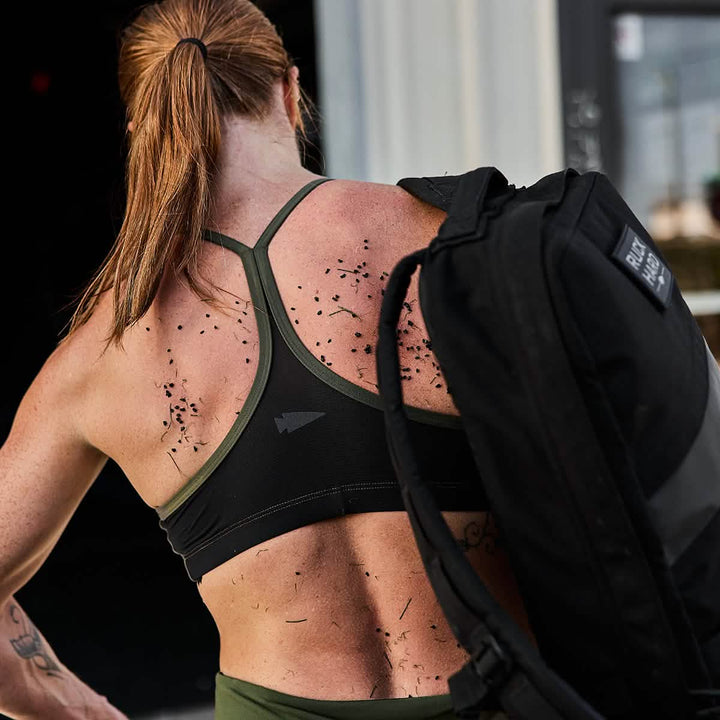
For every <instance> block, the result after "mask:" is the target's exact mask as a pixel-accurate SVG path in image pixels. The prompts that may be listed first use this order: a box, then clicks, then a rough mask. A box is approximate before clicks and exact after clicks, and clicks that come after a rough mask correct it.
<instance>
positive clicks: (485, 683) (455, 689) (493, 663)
mask: <svg viewBox="0 0 720 720" xmlns="http://www.w3.org/2000/svg"><path fill="white" fill-rule="evenodd" d="M469 644H470V647H471V649H472V655H471V657H470V660H468V662H467V663H465V665H463V667H462V668H461V669H460V670H459V671H458V672H456V673H455V674H454V675H451V676H450V677H449V678H448V686H449V688H450V694H451V695H452V698H453V706H454V710H455V713H456V714H457V715H458V717H461V718H475V717H477V714H478V712H480V710H482V709H484V708H485V707H486V704H487V703H488V701H489V700H491V699H493V700H495V702H497V695H496V692H497V691H498V690H499V688H500V687H502V685H503V684H504V683H505V682H506V680H507V679H508V678H509V676H510V675H511V674H512V670H513V667H514V664H515V663H514V662H513V660H512V658H510V657H509V656H508V654H507V653H506V652H505V651H504V650H503V649H502V648H501V647H500V645H499V643H498V641H497V640H496V639H495V637H494V635H493V634H492V633H491V632H490V630H489V629H488V627H487V625H485V624H484V623H480V624H479V625H478V626H476V627H475V629H474V630H473V632H472V634H471V636H470V643H469Z"/></svg>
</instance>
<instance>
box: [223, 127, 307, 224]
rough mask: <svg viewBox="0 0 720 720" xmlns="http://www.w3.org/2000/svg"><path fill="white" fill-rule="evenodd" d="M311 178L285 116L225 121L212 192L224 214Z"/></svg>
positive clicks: (260, 200)
mask: <svg viewBox="0 0 720 720" xmlns="http://www.w3.org/2000/svg"><path fill="white" fill-rule="evenodd" d="M311 177H313V173H311V172H310V171H309V170H306V169H305V168H303V166H302V163H301V162H300V154H299V151H298V147H297V142H296V139H295V132H294V130H293V129H292V127H291V126H290V123H289V121H288V120H287V116H286V115H284V113H282V114H279V113H271V115H270V116H269V118H268V119H266V120H264V121H257V120H251V119H249V118H244V117H238V116H231V117H228V118H226V119H225V120H224V122H223V134H222V142H221V146H220V156H219V158H218V169H217V174H216V176H215V183H214V192H213V195H214V201H215V206H216V208H217V210H218V211H219V212H220V213H221V214H222V212H223V208H227V207H229V206H233V207H235V208H237V204H238V203H243V204H244V203H245V202H248V203H249V204H250V205H253V204H255V203H258V202H262V199H263V198H264V197H267V196H268V195H271V196H272V195H274V194H275V193H277V191H278V190H281V189H282V188H284V187H287V186H294V185H296V184H297V183H298V182H302V181H303V179H305V181H307V180H309V179H311Z"/></svg>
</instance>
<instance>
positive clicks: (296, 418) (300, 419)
mask: <svg viewBox="0 0 720 720" xmlns="http://www.w3.org/2000/svg"><path fill="white" fill-rule="evenodd" d="M323 415H325V413H324V412H284V413H283V414H282V417H281V418H277V417H276V418H273V419H274V420H275V424H276V425H277V429H278V432H279V433H282V432H284V431H286V430H287V432H288V433H291V432H293V431H295V430H297V429H298V428H301V427H302V426H303V425H308V424H310V423H311V422H313V420H317V419H318V418H321V417H322V416H323Z"/></svg>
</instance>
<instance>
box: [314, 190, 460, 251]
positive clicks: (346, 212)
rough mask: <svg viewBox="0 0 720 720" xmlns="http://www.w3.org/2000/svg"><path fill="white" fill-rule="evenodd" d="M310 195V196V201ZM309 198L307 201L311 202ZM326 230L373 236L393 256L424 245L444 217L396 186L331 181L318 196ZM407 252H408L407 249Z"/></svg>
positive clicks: (437, 210) (440, 212)
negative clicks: (340, 229) (385, 243)
mask: <svg viewBox="0 0 720 720" xmlns="http://www.w3.org/2000/svg"><path fill="white" fill-rule="evenodd" d="M311 197H312V195H311V196H310V198H311ZM310 198H308V199H310ZM318 205H322V208H318V209H319V210H320V209H322V215H323V221H324V224H325V225H326V227H333V226H335V227H345V228H346V229H348V230H351V231H356V232H361V233H362V232H372V233H374V234H376V235H380V236H383V237H385V238H386V239H387V240H388V241H389V243H390V244H389V245H388V246H387V247H388V249H389V250H390V251H391V252H392V253H393V254H396V252H395V251H394V248H395V246H397V250H398V251H400V252H404V251H412V249H415V248H416V247H417V248H420V247H423V246H424V245H426V244H427V242H428V241H429V240H428V236H432V235H433V234H434V233H435V232H436V231H437V228H438V227H439V225H440V224H441V223H442V221H443V220H444V219H445V216H446V213H445V212H444V211H443V210H440V209H439V208H436V207H434V206H433V205H430V204H429V203H426V202H424V201H422V200H419V199H418V198H416V197H415V196H414V195H412V194H411V193H409V192H407V191H406V190H404V189H403V188H402V187H400V186H399V185H391V184H386V183H375V182H368V181H361V180H344V179H338V180H333V182H329V183H326V184H325V191H324V193H323V194H319V195H318ZM409 248H410V249H409Z"/></svg>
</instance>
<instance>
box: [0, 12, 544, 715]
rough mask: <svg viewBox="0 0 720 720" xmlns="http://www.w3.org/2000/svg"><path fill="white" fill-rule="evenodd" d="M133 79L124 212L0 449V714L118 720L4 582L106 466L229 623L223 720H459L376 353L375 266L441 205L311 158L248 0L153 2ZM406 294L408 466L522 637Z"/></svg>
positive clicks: (136, 43)
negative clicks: (426, 482)
mask: <svg viewBox="0 0 720 720" xmlns="http://www.w3.org/2000/svg"><path fill="white" fill-rule="evenodd" d="M119 77H120V86H121V92H122V96H123V99H124V101H125V103H126V105H127V110H128V121H129V122H128V129H129V130H130V149H129V158H128V168H127V187H128V197H127V207H126V214H125V218H124V222H123V226H122V228H121V230H120V233H119V236H118V239H117V242H116V244H115V246H114V248H113V249H112V251H111V253H110V255H109V256H108V259H107V260H106V262H105V263H104V265H103V266H102V267H101V269H100V270H99V271H98V273H97V275H96V276H95V278H94V279H93V280H92V282H91V283H90V285H89V287H88V289H87V291H86V292H85V294H84V296H83V297H82V299H81V301H80V303H79V305H78V308H77V311H76V313H75V316H74V318H73V322H72V324H71V328H70V331H69V333H68V335H67V337H66V338H65V339H64V340H63V342H62V343H61V344H60V346H59V347H58V348H57V350H56V351H55V352H54V353H53V354H52V355H51V357H50V358H49V359H48V361H47V362H46V363H45V365H44V367H43V368H42V370H41V371H40V373H39V374H38V376H37V378H36V379H35V381H34V382H33V383H32V385H31V387H30V388H29V390H28V392H27V394H26V396H25V398H24V399H23V401H22V403H21V405H20V408H19V409H18V412H17V416H16V418H15V422H14V424H13V428H12V431H11V433H10V436H9V437H8V439H7V441H6V443H5V445H4V446H3V448H2V451H1V453H0V477H2V484H1V485H0V606H1V607H2V608H3V609H2V617H1V619H0V666H1V671H0V711H2V712H4V713H6V714H8V715H9V716H10V717H13V718H15V717H17V718H48V717H52V718H58V719H59V720H62V719H63V718H98V719H102V720H105V719H106V718H113V719H116V718H122V717H124V716H123V715H122V713H120V712H119V711H117V710H115V709H114V708H113V707H112V706H111V705H110V704H109V703H108V702H107V700H106V699H105V698H102V697H100V696H98V695H97V694H95V693H94V692H93V691H92V690H90V689H89V688H88V687H87V686H85V685H84V684H83V683H82V682H81V681H80V680H79V679H77V678H76V677H74V676H73V675H72V673H70V671H68V670H67V669H66V668H65V667H64V666H63V665H62V664H61V662H60V661H59V660H58V659H57V658H56V657H55V656H54V655H53V653H52V651H51V650H50V648H49V647H48V646H47V645H46V643H45V642H44V640H43V638H42V636H41V635H40V633H39V632H38V631H37V630H36V629H35V628H34V626H33V625H32V623H31V621H30V620H29V618H27V616H26V615H25V614H24V613H23V611H22V609H21V608H20V607H19V605H18V604H17V602H15V600H14V598H13V597H12V593H14V592H15V591H16V590H17V589H18V588H20V587H21V586H22V585H23V584H24V583H26V582H27V580H28V579H29V578H30V577H31V576H32V575H33V573H34V572H35V571H36V570H37V569H38V567H39V566H40V565H41V563H42V562H43V560H44V559H45V558H46V557H47V555H48V553H49V552H50V550H51V549H52V547H53V545H54V543H55V542H56V541H57V539H58V537H59V535H60V533H61V532H62V530H63V528H64V527H65V525H66V523H67V522H68V520H69V518H70V516H71V515H72V513H73V512H74V510H75V508H76V507H77V505H78V503H79V502H80V500H81V498H82V497H83V495H84V493H85V492H86V491H87V489H88V487H89V486H90V484H91V483H92V481H93V480H94V478H95V477H96V476H97V475H98V473H99V472H100V470H101V468H102V467H103V465H104V463H105V461H106V459H107V458H108V457H109V458H112V459H113V460H115V461H116V462H117V463H118V465H119V466H120V467H121V468H122V470H123V471H124V473H125V474H126V475H127V477H128V479H129V481H130V482H131V483H132V485H133V487H134V488H135V489H136V490H137V492H138V494H139V495H140V497H141V498H142V500H143V501H145V502H146V503H147V504H148V505H150V506H152V507H154V508H156V509H157V511H158V514H159V517H160V522H161V525H162V526H163V527H164V528H165V530H166V531H167V533H168V538H169V540H170V542H171V544H172V546H173V548H174V549H175V551H176V552H178V553H179V554H181V555H182V556H183V558H184V560H185V565H186V568H187V570H188V574H189V576H190V578H191V579H192V580H194V581H196V582H197V583H198V590H199V592H200V594H201V596H202V598H203V601H204V602H205V604H206V605H207V607H208V609H209V610H210V612H211V614H212V616H213V618H214V619H215V622H216V624H217V627H218V630H219V633H220V641H221V651H220V661H219V669H220V672H219V673H218V675H217V678H216V680H217V682H216V717H217V718H244V719H245V718H270V717H273V718H277V717H282V718H315V717H322V718H359V717H362V718H386V717H387V718H390V717H392V718H402V717H407V718H445V717H453V715H452V713H451V703H450V698H449V695H448V688H447V679H448V676H449V675H451V674H453V673H454V672H456V671H457V670H458V669H459V668H460V667H461V666H462V665H463V664H464V662H465V661H466V659H467V658H466V655H465V653H464V651H463V650H462V649H461V648H460V647H459V645H458V644H457V643H456V641H455V639H454V637H453V635H452V633H451V631H450V629H449V627H448V625H447V623H446V621H445V619H444V617H443V615H442V612H441V610H440V608H439V605H438V604H437V602H436V599H435V596H434V594H433V592H432V589H431V588H430V586H429V583H428V580H427V577H426V574H425V571H424V568H423V565H422V562H421V559H420V557H419V555H418V552H417V550H416V546H415V542H414V538H413V535H412V531H411V528H410V525H409V522H408V520H407V516H406V514H405V512H404V510H403V504H402V499H401V497H400V493H399V491H398V489H397V484H396V479H395V476H394V473H393V470H392V465H391V462H390V458H389V454H388V451H387V448H386V444H385V435H384V420H383V413H382V404H381V401H380V398H379V395H378V390H377V384H376V382H377V379H376V367H375V354H374V353H375V345H376V342H377V325H378V318H379V311H380V305H381V302H382V294H383V283H384V280H385V278H386V277H387V275H388V273H389V272H390V270H392V268H393V267H394V265H395V264H396V263H397V261H398V260H399V259H400V258H402V257H403V256H405V255H406V254H408V253H410V252H412V251H414V250H416V249H417V248H420V247H424V246H425V245H427V244H428V242H429V241H430V240H431V239H432V238H433V237H434V235H435V234H436V231H437V229H438V227H439V225H440V224H441V222H442V221H443V218H444V214H443V213H442V212H441V211H439V210H437V209H435V208H432V207H430V206H428V205H425V204H424V203H422V202H420V201H418V200H416V199H414V198H413V197H411V196H410V195H409V194H407V193H406V192H405V191H404V190H402V189H400V188H399V187H397V186H389V185H379V184H372V183H364V182H353V181H344V180H335V179H333V180H330V179H329V178H323V177H320V176H316V175H313V174H312V173H310V172H308V171H307V170H305V169H304V168H303V167H302V164H301V162H300V157H299V152H298V146H297V142H296V131H298V130H299V131H300V132H302V115H301V109H300V106H301V100H300V90H299V86H298V70H297V68H296V67H294V66H293V65H292V63H291V61H290V59H289V58H288V56H287V53H286V51H285V50H284V48H283V46H282V43H281V40H280V39H279V37H278V35H277V33H276V31H275V29H274V28H273V26H272V25H271V24H270V23H269V21H268V20H267V18H266V17H265V16H264V15H263V14H262V13H261V12H260V11H259V10H258V9H257V8H256V7H255V6H254V5H253V4H252V3H250V2H249V1H248V0H165V1H164V2H162V3H160V4H156V5H151V6H148V7H146V8H145V9H143V11H142V12H141V13H140V15H139V16H138V17H137V19H136V20H135V21H134V22H133V23H132V24H131V25H130V26H129V27H128V28H127V29H126V31H125V33H124V36H123V41H122V46H121V51H120V64H119ZM271 241H272V244H270V242H271ZM405 308H406V313H405V314H404V316H403V318H402V323H401V328H400V329H399V331H398V347H399V352H400V361H401V366H402V368H403V373H404V374H403V377H404V393H405V395H404V400H405V404H406V409H407V412H408V416H409V418H410V426H411V429H412V432H413V434H414V438H415V440H416V446H417V447H418V451H419V459H420V460H421V461H422V462H423V463H424V466H425V467H427V468H428V471H429V473H430V475H431V476H432V477H434V478H435V481H436V482H435V490H436V494H437V498H438V501H439V503H440V507H441V509H442V510H443V511H444V512H445V517H446V518H447V520H448V522H449V524H450V527H451V528H452V530H453V532H454V533H455V535H456V536H457V538H458V541H459V542H460V543H461V544H462V546H463V548H464V549H465V551H466V552H467V554H468V558H469V560H470V561H471V563H472V564H473V566H474V567H475V568H476V570H477V572H478V573H480V574H481V575H482V577H483V578H484V579H485V581H486V582H487V583H488V585H489V587H490V588H491V590H492V591H493V593H494V594H495V595H496V597H497V598H498V600H499V601H500V602H501V603H502V604H503V605H504V606H505V607H506V608H507V609H508V611H509V612H510V613H512V614H513V615H514V616H515V617H516V619H517V620H518V622H520V623H521V625H522V626H523V627H525V628H526V630H527V632H528V633H530V630H529V628H528V625H527V619H526V617H525V614H524V610H523V607H522V603H521V600H520V598H519V595H518V592H517V589H516V587H515V585H514V581H513V578H512V575H511V572H510V569H509V566H508V563H507V560H506V557H505V555H504V554H503V553H502V550H501V549H500V548H498V547H497V546H496V544H495V533H494V531H493V526H492V520H491V518H490V516H489V514H488V513H487V512H486V507H487V505H486V503H485V500H484V498H483V497H482V496H481V495H480V494H479V493H478V490H477V487H478V483H477V477H476V476H475V474H474V464H473V462H472V458H471V457H470V454H469V450H468V448H467V446H466V444H465V442H464V439H463V433H462V430H461V426H460V422H459V418H458V412H457V409H456V408H455V406H454V404H453V402H452V398H451V397H450V395H449V393H448V390H447V388H446V387H445V383H444V380H443V377H442V374H441V371H440V368H439V365H438V363H437V360H436V358H435V357H434V355H433V353H432V349H431V345H430V342H429V339H428V337H427V332H426V329H425V325H424V322H423V319H422V314H421V311H420V307H419V302H418V292H417V277H415V278H413V283H412V284H411V286H410V288H409V292H408V295H407V298H406V303H405ZM18 510H21V512H18ZM20 517H22V522H20V521H19V520H18V518H20ZM487 717H488V718H490V717H502V716H501V715H500V714H496V713H494V712H491V711H488V713H487Z"/></svg>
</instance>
